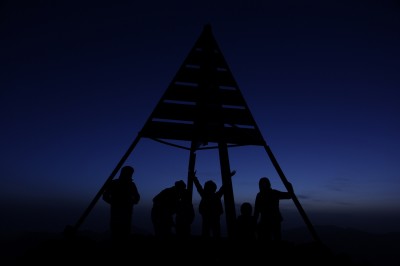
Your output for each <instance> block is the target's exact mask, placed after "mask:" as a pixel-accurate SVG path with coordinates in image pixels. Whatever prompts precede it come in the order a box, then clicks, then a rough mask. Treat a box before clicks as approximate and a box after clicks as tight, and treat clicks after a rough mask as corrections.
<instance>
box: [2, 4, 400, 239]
mask: <svg viewBox="0 0 400 266" xmlns="http://www.w3.org/2000/svg"><path fill="white" fill-rule="evenodd" d="M81 2H83V1H79V2H76V3H75V2H74V1H65V2H64V1H54V2H52V1H38V2H36V1H27V2H23V1H18V0H17V1H5V2H3V4H1V6H0V48H1V49H0V62H1V64H0V68H1V69H0V70H1V71H0V88H1V91H0V109H1V112H0V123H1V131H0V145H1V148H0V156H1V160H0V178H1V186H0V199H1V201H0V205H1V209H2V213H3V214H5V215H4V216H3V215H2V219H1V220H2V221H1V223H2V229H3V230H6V231H13V230H49V231H52V230H54V231H57V230H58V231H62V230H63V229H64V226H65V225H67V224H74V223H75V222H76V221H77V220H78V218H79V217H80V216H81V214H82V213H83V211H84V210H85V208H86V207H87V206H88V205H89V203H90V202H91V200H92V199H93V198H94V196H95V194H96V193H97V192H98V191H99V189H100V188H101V186H102V185H103V183H104V182H105V181H106V179H107V178H108V176H109V175H110V174H111V172H112V171H113V170H114V168H115V167H116V165H117V163H118V162H119V161H120V159H121V158H122V156H123V155H124V153H125V152H126V150H127V149H128V147H129V145H130V144H131V143H132V142H133V140H134V139H135V138H136V136H137V134H138V133H139V131H140V130H141V129H142V127H143V125H144V123H145V121H146V119H147V118H148V117H149V116H150V114H151V112H152V110H153V109H154V107H155V105H156V104H157V102H158V100H159V99H160V97H161V96H162V94H163V93H164V91H165V90H166V88H167V86H168V85H169V83H170V82H171V80H172V79H173V77H174V75H175V73H176V72H177V71H178V68H179V67H180V65H181V64H182V63H183V60H184V59H185V58H186V56H187V55H188V53H189V51H190V49H191V48H192V47H193V45H194V43H195V41H196V40H197V38H198V37H199V36H200V33H201V32H202V30H203V26H204V25H205V24H207V23H210V24H211V26H212V31H213V34H214V37H215V39H216V40H217V42H218V44H219V47H220V49H221V50H222V52H223V55H224V57H225V59H226V61H227V62H228V64H229V67H230V69H231V71H232V73H233V75H234V77H235V79H236V81H237V83H238V85H239V88H240V90H241V91H242V94H243V95H244V97H245V100H246V102H247V104H248V105H249V107H250V110H251V112H252V114H253V116H254V118H255V120H256V121H257V123H258V126H259V127H260V130H261V132H262V134H263V136H264V138H265V140H266V141H267V144H268V145H269V146H270V148H271V149H272V152H273V153H274V155H275V157H276V158H277V160H278V163H279V164H280V166H281V168H282V170H283V172H284V173H285V175H286V177H287V179H288V180H289V181H290V182H291V183H292V184H293V186H294V189H295V193H296V195H297V197H298V198H299V200H300V203H301V205H302V206H303V208H304V210H305V211H306V213H307V214H308V216H309V218H310V220H311V222H313V223H314V224H332V225H338V226H344V227H354V228H358V229H362V230H368V231H372V232H390V231H400V193H399V191H400V160H399V159H400V138H399V136H400V122H399V115H400V101H399V100H400V75H399V73H400V71H399V70H400V66H399V62H400V49H399V47H400V34H399V33H400V6H399V4H398V3H396V1H361V0H360V1H331V0H329V1H289V0H283V1H211V0H210V1H209V0H206V1H152V0H149V1H123V2H122V1H121V2H120V1H109V2H106V1H94V2H89V1H85V2H84V3H81ZM128 2H129V3H128ZM322 2H323V3H322ZM77 3H79V4H77ZM229 156H230V157H229V158H230V165H231V169H234V170H236V171H237V174H236V175H235V176H234V177H233V181H232V182H233V189H234V197H235V202H236V204H241V203H242V202H244V201H249V202H251V203H254V199H255V196H256V193H257V191H258V179H259V178H260V177H261V176H268V177H270V179H271V182H272V185H273V187H275V188H277V189H280V190H284V186H283V184H282V182H281V181H280V179H279V176H278V174H277V173H276V171H275V169H274V168H273V166H272V164H271V163H270V160H269V158H268V156H267V154H266V152H265V150H264V148H263V147H253V146H247V147H237V148H230V149H229ZM188 160H189V154H188V151H186V150H181V149H178V148H175V147H171V146H167V145H163V144H161V143H158V142H154V141H152V140H149V139H141V140H140V142H139V144H138V145H137V146H136V148H135V149H134V151H133V152H132V153H131V155H130V157H129V158H128V160H127V162H126V164H129V165H132V166H134V167H135V169H136V172H135V175H134V181H135V182H136V184H137V186H138V189H139V192H140V194H141V196H142V199H141V201H140V203H139V205H137V206H136V207H135V214H134V215H135V218H134V225H135V226H138V227H146V226H147V228H150V229H149V230H151V224H150V216H149V214H148V210H149V208H150V206H151V199H152V197H154V196H155V195H156V194H157V193H158V192H159V191H161V190H162V189H164V188H166V187H168V186H171V185H172V184H173V183H174V182H175V181H176V180H178V179H184V180H186V175H187V171H188ZM196 169H197V175H198V177H199V179H200V181H201V182H204V181H206V180H208V179H213V180H214V181H216V183H217V184H218V185H221V178H220V168H219V159H218V151H217V150H206V151H199V152H198V153H197V162H196ZM193 200H194V204H195V206H197V204H198V200H199V197H198V195H197V192H194V197H193ZM281 208H282V211H283V214H284V216H285V221H284V225H283V226H284V228H288V227H290V226H297V225H303V224H302V221H301V218H299V215H298V213H297V211H296V209H295V206H294V204H293V202H292V201H285V202H282V204H281ZM82 227H83V228H89V229H94V230H99V231H101V230H107V228H108V205H107V204H106V203H105V202H103V201H102V200H100V201H99V202H98V203H97V204H96V206H95V208H94V209H93V210H92V212H91V213H90V214H89V216H88V218H87V219H86V221H85V222H84V224H83V225H82Z"/></svg>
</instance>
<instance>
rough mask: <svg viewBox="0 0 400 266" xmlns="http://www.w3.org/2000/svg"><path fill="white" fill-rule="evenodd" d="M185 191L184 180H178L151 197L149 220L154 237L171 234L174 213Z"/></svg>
mask: <svg viewBox="0 0 400 266" xmlns="http://www.w3.org/2000/svg"><path fill="white" fill-rule="evenodd" d="M185 191H186V184H185V182H184V181H183V180H179V181H176V182H175V185H174V186H172V187H168V188H166V189H163V190H162V191H161V192H160V193H158V194H157V195H156V196H155V197H154V198H153V207H152V209H151V221H152V223H153V228H154V234H155V236H156V237H158V238H168V237H171V236H172V233H173V232H172V229H173V227H174V226H175V222H174V215H175V214H176V211H177V208H178V203H179V201H180V200H181V198H182V196H183V194H184V193H185Z"/></svg>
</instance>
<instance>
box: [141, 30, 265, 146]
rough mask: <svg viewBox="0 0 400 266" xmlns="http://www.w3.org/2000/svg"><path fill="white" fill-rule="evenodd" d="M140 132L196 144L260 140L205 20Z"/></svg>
mask: <svg viewBox="0 0 400 266" xmlns="http://www.w3.org/2000/svg"><path fill="white" fill-rule="evenodd" d="M141 136H142V137H146V138H152V139H164V140H166V139H168V140H184V141H195V142H199V143H202V144H206V143H213V142H214V143H219V142H221V141H222V142H225V143H227V144H228V145H264V140H263V137H262V135H261V133H260V131H259V129H258V127H257V125H256V122H255V120H254V118H253V116H252V114H251V112H250V110H249V108H248V106H247V104H246V102H245V100H244V97H243V95H242V93H241V91H240V90H239V87H238V84H237V83H236V81H235V79H234V77H233V75H232V73H231V71H230V69H229V66H228V64H227V62H226V60H225V58H224V56H223V54H222V52H221V50H220V49H219V46H218V44H217V42H216V40H215V38H214V36H213V34H212V31H211V26H210V25H206V26H205V27H204V29H203V32H202V33H201V35H200V37H199V38H198V40H197V41H196V43H195V45H194V46H193V48H192V49H191V51H190V52H189V54H188V56H187V57H186V59H185V60H184V62H183V64H182V65H181V67H180V68H179V70H178V72H177V73H176V75H175V77H174V78H173V80H172V82H171V83H170V84H169V86H168V88H167V90H166V91H165V93H164V95H163V96H162V97H161V99H160V101H159V103H158V104H157V106H156V107H155V109H154V111H153V113H152V114H151V115H150V117H149V119H148V121H147V122H146V124H145V126H144V127H143V130H142V132H141Z"/></svg>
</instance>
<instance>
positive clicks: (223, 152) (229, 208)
mask: <svg viewBox="0 0 400 266" xmlns="http://www.w3.org/2000/svg"><path fill="white" fill-rule="evenodd" d="M218 150H219V160H220V165H221V176H222V185H223V186H224V203H225V215H226V225H227V233H228V238H233V237H234V235H235V222H236V209H235V199H234V197H233V188H232V180H231V169H230V166H229V156H228V146H227V145H226V143H224V142H219V143H218Z"/></svg>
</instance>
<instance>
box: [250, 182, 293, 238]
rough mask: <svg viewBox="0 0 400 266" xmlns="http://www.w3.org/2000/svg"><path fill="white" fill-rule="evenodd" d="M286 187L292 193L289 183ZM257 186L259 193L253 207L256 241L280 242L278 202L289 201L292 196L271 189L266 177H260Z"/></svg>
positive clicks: (280, 219)
mask: <svg viewBox="0 0 400 266" xmlns="http://www.w3.org/2000/svg"><path fill="white" fill-rule="evenodd" d="M288 185H289V187H290V190H291V192H293V188H292V185H291V184H290V183H288ZM258 186H259V192H258V193H257V196H256V200H255V205H254V217H255V219H256V221H258V225H257V236H258V239H262V240H275V241H280V240H281V239H282V235H281V223H282V221H283V217H282V214H281V212H280V208H279V201H280V200H281V199H290V198H291V195H292V194H291V193H289V192H283V191H279V190H276V189H272V188H271V182H270V181H269V179H268V178H267V177H261V178H260V180H259V182H258ZM259 218H260V219H259Z"/></svg>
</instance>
